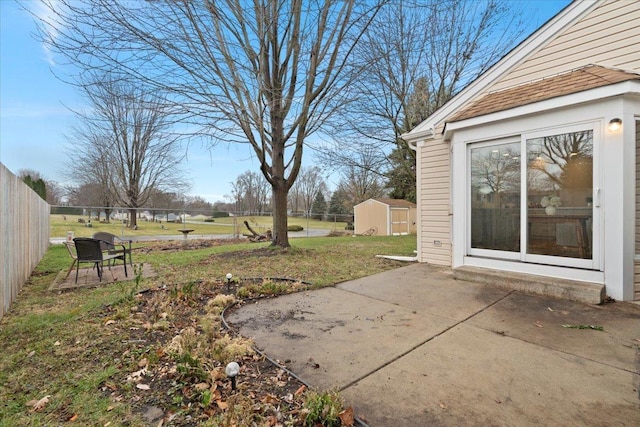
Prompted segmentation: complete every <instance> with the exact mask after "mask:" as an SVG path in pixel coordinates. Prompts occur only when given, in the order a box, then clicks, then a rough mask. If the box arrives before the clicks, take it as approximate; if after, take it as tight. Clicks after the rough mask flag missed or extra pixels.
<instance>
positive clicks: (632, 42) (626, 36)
mask: <svg viewBox="0 0 640 427" xmlns="http://www.w3.org/2000/svg"><path fill="white" fill-rule="evenodd" d="M638 22H640V1H628V0H609V1H606V2H604V3H603V4H601V5H600V6H598V7H596V8H595V9H593V10H591V11H590V12H589V13H588V14H587V15H586V16H584V17H582V18H581V19H579V20H578V22H577V23H576V24H574V25H573V26H571V27H569V28H567V29H566V30H565V31H564V32H563V33H562V34H560V35H559V36H558V37H557V38H556V39H555V40H553V41H552V42H551V43H549V44H548V45H546V46H544V47H543V48H541V49H540V50H538V51H537V52H535V53H534V54H533V55H531V56H530V57H529V58H527V59H526V60H525V61H524V62H523V63H522V64H520V65H518V66H517V67H515V68H514V69H513V70H512V71H510V72H509V73H508V74H507V75H506V76H504V77H503V78H502V79H501V80H500V81H498V82H497V83H495V84H494V85H493V86H491V87H489V88H487V92H492V91H497V90H502V89H506V88H509V87H513V86H517V85H521V84H524V83H528V82H531V81H534V80H539V79H542V78H545V77H548V76H551V75H555V74H559V73H564V72H567V71H570V70H574V69H576V68H579V67H582V66H585V65H588V64H598V65H603V66H606V67H611V68H619V69H623V70H640V55H638V46H639V45H640V31H638ZM612 23H615V31H612Z"/></svg>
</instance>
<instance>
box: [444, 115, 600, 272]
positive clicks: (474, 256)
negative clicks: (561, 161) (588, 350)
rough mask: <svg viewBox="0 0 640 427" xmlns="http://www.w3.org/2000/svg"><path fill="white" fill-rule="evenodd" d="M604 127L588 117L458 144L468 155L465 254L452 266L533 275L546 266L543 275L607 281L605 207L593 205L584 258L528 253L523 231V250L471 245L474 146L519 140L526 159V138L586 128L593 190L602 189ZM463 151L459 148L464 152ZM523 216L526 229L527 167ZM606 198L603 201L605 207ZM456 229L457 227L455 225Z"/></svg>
mask: <svg viewBox="0 0 640 427" xmlns="http://www.w3.org/2000/svg"><path fill="white" fill-rule="evenodd" d="M602 127H603V123H602V121H601V120H588V121H584V122H578V123H572V124H569V125H559V126H550V127H547V128H543V129H535V130H530V131H526V132H524V133H522V134H520V135H518V136H510V137H497V138H494V139H488V140H480V141H473V140H469V141H465V142H464V144H461V145H462V147H459V148H460V149H461V150H464V156H465V169H466V173H465V183H464V187H465V194H464V208H463V209H464V212H465V214H464V228H463V229H464V233H463V235H464V240H465V241H464V248H465V250H464V254H463V256H462V259H461V260H457V262H456V259H455V256H454V263H453V267H454V268H455V267H457V266H459V265H460V264H462V265H473V266H478V267H483V266H484V267H489V268H497V269H504V270H507V271H521V272H528V273H530V274H541V273H540V266H541V265H544V275H545V276H549V275H551V276H554V277H559V278H573V279H578V280H584V281H589V282H595V283H602V281H604V274H603V273H602V271H603V270H604V262H603V257H602V256H601V252H602V239H603V236H602V234H603V229H604V227H603V225H604V224H603V215H602V208H601V207H597V206H594V208H593V233H592V236H591V238H592V248H593V249H592V257H591V259H588V260H584V259H579V258H569V257H557V256H549V255H534V254H527V253H526V248H527V240H526V239H527V236H526V233H521V241H520V251H519V252H507V251H496V250H489V249H477V248H471V185H470V182H471V155H470V152H471V149H472V148H481V147H487V146H493V145H499V144H505V143H513V142H519V143H520V144H521V145H520V147H521V148H520V149H521V156H522V158H525V154H523V153H526V141H527V140H529V139H534V138H539V137H544V136H551V135H558V134H563V133H571V132H578V131H584V130H591V131H593V189H594V193H595V192H596V191H597V189H599V188H601V186H602V182H601V170H600V167H601V166H600V163H601V162H600V155H601V154H600V150H601V145H602ZM461 152H462V151H458V153H461ZM521 173H522V179H521V186H522V191H521V208H520V209H521V210H520V211H521V215H520V221H521V223H520V227H521V230H525V229H526V227H527V188H526V182H527V179H526V173H527V170H526V166H523V167H521ZM603 204H604V200H601V201H600V206H603ZM454 229H455V228H454Z"/></svg>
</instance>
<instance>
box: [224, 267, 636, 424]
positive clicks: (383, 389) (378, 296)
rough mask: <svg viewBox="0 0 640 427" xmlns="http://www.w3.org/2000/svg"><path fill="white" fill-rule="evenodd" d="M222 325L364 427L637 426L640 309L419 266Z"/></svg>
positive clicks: (243, 310) (232, 316) (259, 307)
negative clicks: (341, 404) (324, 392)
mask: <svg viewBox="0 0 640 427" xmlns="http://www.w3.org/2000/svg"><path fill="white" fill-rule="evenodd" d="M227 321H228V322H229V323H230V324H231V325H232V326H233V327H234V328H236V329H237V330H238V331H239V332H240V333H241V334H242V335H244V336H247V337H252V338H254V340H255V342H256V345H257V346H258V347H259V348H261V349H263V350H264V351H265V353H266V354H267V355H269V356H270V357H271V358H274V359H278V360H280V361H286V366H287V367H288V368H289V369H290V370H292V371H293V372H294V373H296V374H297V375H298V376H299V377H300V378H302V379H303V380H304V381H306V382H307V383H309V384H310V385H311V386H313V387H315V388H318V389H339V390H341V392H342V395H343V396H344V398H345V399H346V402H347V405H352V406H353V407H354V409H355V413H356V415H358V416H359V417H360V418H361V419H362V420H363V421H364V422H365V423H367V424H368V425H370V426H376V427H378V426H380V427H385V426H427V425H435V426H439V425H441V426H460V425H511V426H513V425H518V426H521V425H524V426H526V425H585V426H601V425H620V426H637V425H640V392H639V388H640V350H639V348H640V306H638V305H636V304H631V303H621V302H616V303H608V304H605V305H600V306H597V305H586V304H581V303H577V302H571V301H566V300H561V299H555V298H551V297H542V296H534V295H529V294H526V293H522V292H518V291H513V290H510V289H505V288H500V287H494V286H491V285H482V284H477V283H471V282H465V281H461V280H454V279H453V276H452V274H451V271H450V270H449V269H443V268H437V267H433V266H429V265H426V264H412V265H410V266H407V267H403V268H400V269H397V270H392V271H388V272H385V273H381V274H377V275H374V276H370V277H365V278H362V279H358V280H353V281H349V282H345V283H342V284H340V285H337V286H336V287H332V288H324V289H320V290H317V291H309V292H303V293H298V294H292V295H287V296H281V297H278V298H274V299H266V300H260V301H257V302H254V303H250V304H246V305H244V306H242V307H240V308H239V309H236V310H234V311H233V312H232V313H229V314H228V315H227ZM590 326H594V327H600V326H601V327H602V328H603V329H604V330H602V331H601V330H597V329H592V328H590ZM580 327H582V328H585V329H579V328H580ZM240 381H242V379H241V378H240Z"/></svg>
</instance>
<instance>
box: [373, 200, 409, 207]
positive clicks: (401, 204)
mask: <svg viewBox="0 0 640 427" xmlns="http://www.w3.org/2000/svg"><path fill="white" fill-rule="evenodd" d="M373 200H375V201H376V202H380V203H384V204H385V205H389V206H391V207H393V208H415V207H416V204H415V203H412V202H410V201H408V200H403V199H386V198H375V199H373Z"/></svg>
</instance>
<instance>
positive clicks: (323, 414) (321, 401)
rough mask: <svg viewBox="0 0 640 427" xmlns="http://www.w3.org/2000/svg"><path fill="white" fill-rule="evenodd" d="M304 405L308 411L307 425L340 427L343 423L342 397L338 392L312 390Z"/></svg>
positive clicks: (310, 426) (305, 423) (305, 422)
mask: <svg viewBox="0 0 640 427" xmlns="http://www.w3.org/2000/svg"><path fill="white" fill-rule="evenodd" d="M303 406H304V411H305V412H306V416H305V418H304V425H305V426H309V427H315V426H317V425H321V426H325V427H340V425H342V421H341V420H340V412H341V411H342V398H341V397H340V395H339V394H338V392H335V391H334V392H324V393H316V392H314V391H311V392H309V393H308V394H307V397H306V400H305V402H304V405H303Z"/></svg>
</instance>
